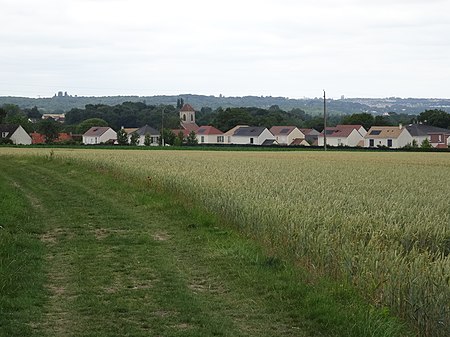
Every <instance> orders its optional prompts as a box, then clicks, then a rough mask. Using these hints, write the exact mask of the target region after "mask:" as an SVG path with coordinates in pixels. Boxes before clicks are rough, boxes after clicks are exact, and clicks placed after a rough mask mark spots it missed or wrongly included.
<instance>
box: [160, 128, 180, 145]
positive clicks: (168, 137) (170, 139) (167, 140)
mask: <svg viewBox="0 0 450 337" xmlns="http://www.w3.org/2000/svg"><path fill="white" fill-rule="evenodd" d="M163 138H164V144H165V145H166V144H168V145H174V143H175V139H176V138H177V136H176V134H174V133H173V132H172V130H169V129H163V131H162V134H161V145H162V140H163Z"/></svg>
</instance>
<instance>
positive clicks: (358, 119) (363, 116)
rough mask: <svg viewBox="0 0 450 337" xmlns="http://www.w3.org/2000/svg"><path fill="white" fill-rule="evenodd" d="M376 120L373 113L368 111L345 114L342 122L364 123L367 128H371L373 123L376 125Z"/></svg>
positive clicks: (350, 123) (347, 123)
mask: <svg viewBox="0 0 450 337" xmlns="http://www.w3.org/2000/svg"><path fill="white" fill-rule="evenodd" d="M374 122H375V118H374V117H373V115H371V114H369V113H366V112H364V113H360V114H353V115H350V116H345V117H344V118H343V119H342V124H346V125H362V126H363V127H364V129H366V130H369V129H370V128H371V127H372V126H373V125H375V124H374Z"/></svg>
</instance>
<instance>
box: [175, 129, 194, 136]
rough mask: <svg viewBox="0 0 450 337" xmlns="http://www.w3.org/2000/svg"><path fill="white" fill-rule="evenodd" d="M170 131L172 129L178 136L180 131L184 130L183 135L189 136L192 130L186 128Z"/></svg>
mask: <svg viewBox="0 0 450 337" xmlns="http://www.w3.org/2000/svg"><path fill="white" fill-rule="evenodd" d="M170 131H172V132H173V133H174V134H175V136H178V134H179V133H180V132H183V135H184V136H185V137H187V136H189V132H190V131H188V130H186V129H172V130H170Z"/></svg>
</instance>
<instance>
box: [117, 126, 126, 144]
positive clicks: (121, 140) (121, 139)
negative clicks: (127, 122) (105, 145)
mask: <svg viewBox="0 0 450 337" xmlns="http://www.w3.org/2000/svg"><path fill="white" fill-rule="evenodd" d="M117 143H118V144H119V145H128V134H127V133H126V132H125V130H124V129H120V130H119V131H117Z"/></svg>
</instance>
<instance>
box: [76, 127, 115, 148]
mask: <svg viewBox="0 0 450 337" xmlns="http://www.w3.org/2000/svg"><path fill="white" fill-rule="evenodd" d="M116 141H117V133H116V131H114V130H113V129H111V128H110V127H108V126H94V127H92V128H90V129H89V130H87V131H86V132H85V133H84V134H83V144H86V145H92V144H102V143H103V144H105V143H115V142H116Z"/></svg>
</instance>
